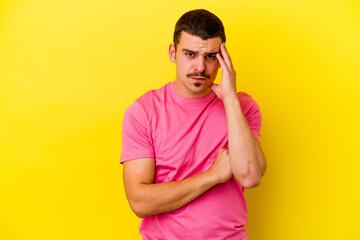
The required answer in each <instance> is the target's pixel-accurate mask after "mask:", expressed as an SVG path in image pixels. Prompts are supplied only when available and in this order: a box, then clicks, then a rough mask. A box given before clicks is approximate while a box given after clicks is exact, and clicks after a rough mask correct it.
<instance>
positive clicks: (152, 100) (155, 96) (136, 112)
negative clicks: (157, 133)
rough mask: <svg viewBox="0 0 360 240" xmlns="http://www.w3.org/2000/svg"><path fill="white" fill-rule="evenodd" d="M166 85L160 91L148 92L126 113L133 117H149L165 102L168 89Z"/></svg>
mask: <svg viewBox="0 0 360 240" xmlns="http://www.w3.org/2000/svg"><path fill="white" fill-rule="evenodd" d="M167 85H168V84H166V85H164V86H163V87H161V88H160V89H153V90H150V91H147V92H146V93H144V94H143V95H142V96H140V97H139V98H137V99H136V100H135V101H134V102H133V103H132V104H131V105H130V106H129V107H128V108H127V109H126V111H125V113H126V114H130V115H133V116H142V115H147V114H149V113H151V112H153V111H154V110H156V108H157V107H158V106H159V104H161V102H163V101H164V98H165V96H166V87H167Z"/></svg>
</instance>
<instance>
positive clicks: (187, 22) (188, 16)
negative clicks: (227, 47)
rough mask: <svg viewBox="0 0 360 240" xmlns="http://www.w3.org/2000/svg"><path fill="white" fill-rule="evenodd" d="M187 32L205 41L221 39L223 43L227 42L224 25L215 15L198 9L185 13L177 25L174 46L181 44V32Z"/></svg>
mask: <svg viewBox="0 0 360 240" xmlns="http://www.w3.org/2000/svg"><path fill="white" fill-rule="evenodd" d="M182 31H185V32H187V33H189V34H191V35H194V36H197V37H200V38H201V39H203V40H206V39H208V38H214V37H220V38H221V40H222V42H225V41H226V37H225V30H224V25H223V24H222V22H221V20H220V19H219V18H218V17H217V16H215V15H214V14H213V13H211V12H209V11H207V10H205V9H196V10H191V11H189V12H186V13H184V14H183V15H182V16H181V17H180V18H179V20H178V21H177V23H176V25H175V31H174V38H173V41H174V45H175V49H176V45H177V44H179V41H180V37H181V32H182Z"/></svg>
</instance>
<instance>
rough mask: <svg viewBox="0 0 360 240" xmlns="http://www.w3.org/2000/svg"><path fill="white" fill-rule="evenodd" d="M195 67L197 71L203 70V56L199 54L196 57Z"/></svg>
mask: <svg viewBox="0 0 360 240" xmlns="http://www.w3.org/2000/svg"><path fill="white" fill-rule="evenodd" d="M195 68H196V70H197V71H198V72H203V71H205V60H204V58H202V57H200V56H199V57H198V59H197V62H196V67H195Z"/></svg>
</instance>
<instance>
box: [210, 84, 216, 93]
mask: <svg viewBox="0 0 360 240" xmlns="http://www.w3.org/2000/svg"><path fill="white" fill-rule="evenodd" d="M217 88H218V84H215V83H213V84H211V86H210V89H211V90H213V91H214V92H215V93H216V89H217Z"/></svg>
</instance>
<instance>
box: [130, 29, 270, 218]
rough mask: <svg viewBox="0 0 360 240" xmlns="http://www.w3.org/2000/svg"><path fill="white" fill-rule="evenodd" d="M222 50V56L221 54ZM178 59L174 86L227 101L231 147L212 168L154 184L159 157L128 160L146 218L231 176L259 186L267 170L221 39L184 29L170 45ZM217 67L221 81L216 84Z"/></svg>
mask: <svg viewBox="0 0 360 240" xmlns="http://www.w3.org/2000/svg"><path fill="white" fill-rule="evenodd" d="M220 52H221V54H220ZM169 57H170V60H171V61H172V62H174V63H176V70H177V73H176V79H175V82H174V88H175V90H176V91H177V92H178V93H179V94H180V95H182V96H183V97H187V98H199V97H203V96H206V95H208V94H209V93H210V92H211V91H214V92H215V94H216V95H217V96H218V97H219V98H220V99H221V100H222V101H223V103H224V107H225V111H226V117H227V124H228V142H229V148H228V149H225V148H222V149H220V150H219V151H218V153H217V156H216V159H215V161H214V164H213V166H212V167H211V168H210V169H209V170H207V171H205V172H202V173H200V174H197V175H194V176H191V177H189V178H186V179H184V180H181V181H174V182H167V183H154V179H155V159H154V158H141V159H136V160H132V161H127V162H125V163H124V168H123V171H124V173H123V178H124V183H125V191H126V195H127V198H128V200H129V203H130V206H131V208H132V210H133V211H134V212H135V214H136V215H137V216H138V217H140V218H142V217H145V216H149V215H154V214H159V213H164V212H171V211H174V210H176V209H178V208H180V207H182V206H184V205H186V204H187V203H189V202H191V201H192V200H194V199H196V198H197V197H199V196H200V195H202V194H203V193H204V192H206V191H207V190H208V189H210V188H212V187H213V186H215V185H217V184H219V183H223V182H226V181H228V180H229V179H230V178H231V177H232V176H234V177H235V178H236V180H237V181H238V182H239V183H240V184H241V185H242V186H243V187H246V188H252V187H255V186H257V185H259V184H260V180H261V177H262V175H263V174H264V172H265V169H266V162H265V157H264V154H263V152H262V150H261V146H260V143H259V142H258V141H257V140H256V139H255V138H254V137H253V135H252V133H251V130H250V128H249V126H248V124H247V122H246V119H245V117H244V115H243V112H242V110H241V107H240V102H239V99H238V97H237V92H236V73H235V70H234V68H233V65H232V62H231V58H230V55H229V54H228V52H227V50H226V47H225V44H223V43H222V42H221V38H220V37H216V38H210V39H207V40H203V39H201V38H199V37H196V36H192V35H190V34H188V33H186V32H182V34H181V37H180V42H179V44H178V45H177V49H176V50H175V46H174V45H173V44H170V46H169ZM219 66H220V67H221V68H222V78H221V82H220V84H218V85H216V84H213V82H214V80H215V78H216V75H217V72H218V68H219Z"/></svg>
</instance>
